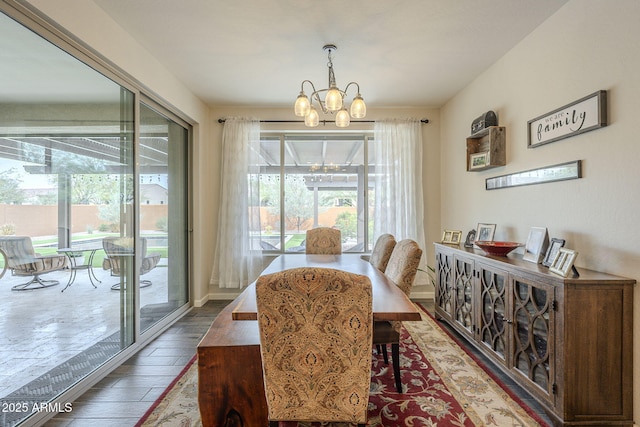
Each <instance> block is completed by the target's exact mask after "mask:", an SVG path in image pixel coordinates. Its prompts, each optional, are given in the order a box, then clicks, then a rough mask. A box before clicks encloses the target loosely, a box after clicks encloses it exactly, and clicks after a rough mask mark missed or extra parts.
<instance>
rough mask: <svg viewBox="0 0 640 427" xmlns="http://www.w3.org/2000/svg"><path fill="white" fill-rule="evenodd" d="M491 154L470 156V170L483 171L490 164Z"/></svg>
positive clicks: (486, 152)
mask: <svg viewBox="0 0 640 427" xmlns="http://www.w3.org/2000/svg"><path fill="white" fill-rule="evenodd" d="M489 163H490V162H489V152H488V151H485V152H483V153H475V154H470V155H469V169H470V170H472V169H482V168H484V167H486V166H487V165H488V164H489Z"/></svg>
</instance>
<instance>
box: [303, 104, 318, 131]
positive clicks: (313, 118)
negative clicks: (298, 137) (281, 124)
mask: <svg viewBox="0 0 640 427" xmlns="http://www.w3.org/2000/svg"><path fill="white" fill-rule="evenodd" d="M318 123H320V117H319V116H318V111H316V109H315V107H314V106H313V105H311V106H310V107H309V114H307V115H306V116H304V125H305V126H307V127H310V128H314V127H316V126H318Z"/></svg>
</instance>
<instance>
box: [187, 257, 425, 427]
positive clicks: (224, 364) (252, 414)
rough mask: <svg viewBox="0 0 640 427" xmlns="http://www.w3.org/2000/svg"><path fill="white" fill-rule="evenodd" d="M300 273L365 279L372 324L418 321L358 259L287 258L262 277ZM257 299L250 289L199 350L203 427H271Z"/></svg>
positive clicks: (398, 294)
mask: <svg viewBox="0 0 640 427" xmlns="http://www.w3.org/2000/svg"><path fill="white" fill-rule="evenodd" d="M298 267H325V268H334V269H338V270H342V271H347V272H350V273H356V274H362V275H366V276H367V277H368V278H369V279H370V281H371V287H372V296H373V300H372V309H373V318H374V320H400V321H419V320H420V312H419V311H418V309H417V307H416V306H415V305H414V304H413V303H412V302H411V300H410V299H409V298H408V297H407V296H406V295H405V294H404V293H403V292H402V291H401V290H400V288H398V287H397V286H396V285H395V283H393V282H392V281H391V280H389V279H387V277H386V276H385V275H384V274H383V273H382V272H380V271H379V270H378V269H376V268H375V267H373V266H372V265H371V264H370V263H369V262H367V261H365V260H363V259H362V258H361V256H360V255H358V254H341V255H306V254H284V255H280V256H279V257H277V258H276V259H274V260H273V262H272V263H271V264H270V265H269V266H268V267H267V268H266V269H265V270H264V271H263V273H262V274H263V275H266V274H270V273H276V272H280V271H284V270H288V269H292V268H298ZM255 296H256V294H255V283H252V284H251V285H249V286H248V287H247V288H246V289H245V290H244V291H243V292H242V293H241V294H240V295H239V296H238V297H237V298H236V299H235V300H233V301H232V302H231V303H230V304H229V305H228V306H227V307H226V308H225V309H224V310H223V311H222V312H220V314H218V316H217V317H216V319H215V320H214V322H213V323H212V325H211V327H210V328H209V330H208V332H207V333H206V334H205V336H204V337H203V338H202V340H201V341H200V343H199V344H198V404H199V407H200V416H201V419H202V424H203V426H204V427H208V426H260V425H267V422H268V413H267V403H266V399H265V397H264V383H263V380H262V361H261V358H260V333H259V330H258V322H257V320H256V319H257V306H256V297H255Z"/></svg>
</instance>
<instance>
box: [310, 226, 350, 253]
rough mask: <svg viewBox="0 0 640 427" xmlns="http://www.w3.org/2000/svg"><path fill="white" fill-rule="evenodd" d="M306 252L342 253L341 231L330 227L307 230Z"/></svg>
mask: <svg viewBox="0 0 640 427" xmlns="http://www.w3.org/2000/svg"><path fill="white" fill-rule="evenodd" d="M306 253H307V254H314V255H340V254H341V253H342V233H340V230H338V229H337V228H330V227H317V228H312V229H311V230H307V238H306Z"/></svg>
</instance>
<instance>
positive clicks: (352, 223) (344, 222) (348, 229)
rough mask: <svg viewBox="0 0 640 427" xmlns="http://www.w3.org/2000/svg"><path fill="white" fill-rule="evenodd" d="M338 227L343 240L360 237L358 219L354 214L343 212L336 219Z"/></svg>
mask: <svg viewBox="0 0 640 427" xmlns="http://www.w3.org/2000/svg"><path fill="white" fill-rule="evenodd" d="M336 227H338V228H339V229H340V232H341V233H342V238H347V239H351V238H355V237H357V235H358V217H357V215H356V214H355V213H354V212H342V213H341V214H340V215H338V217H337V218H336Z"/></svg>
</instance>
